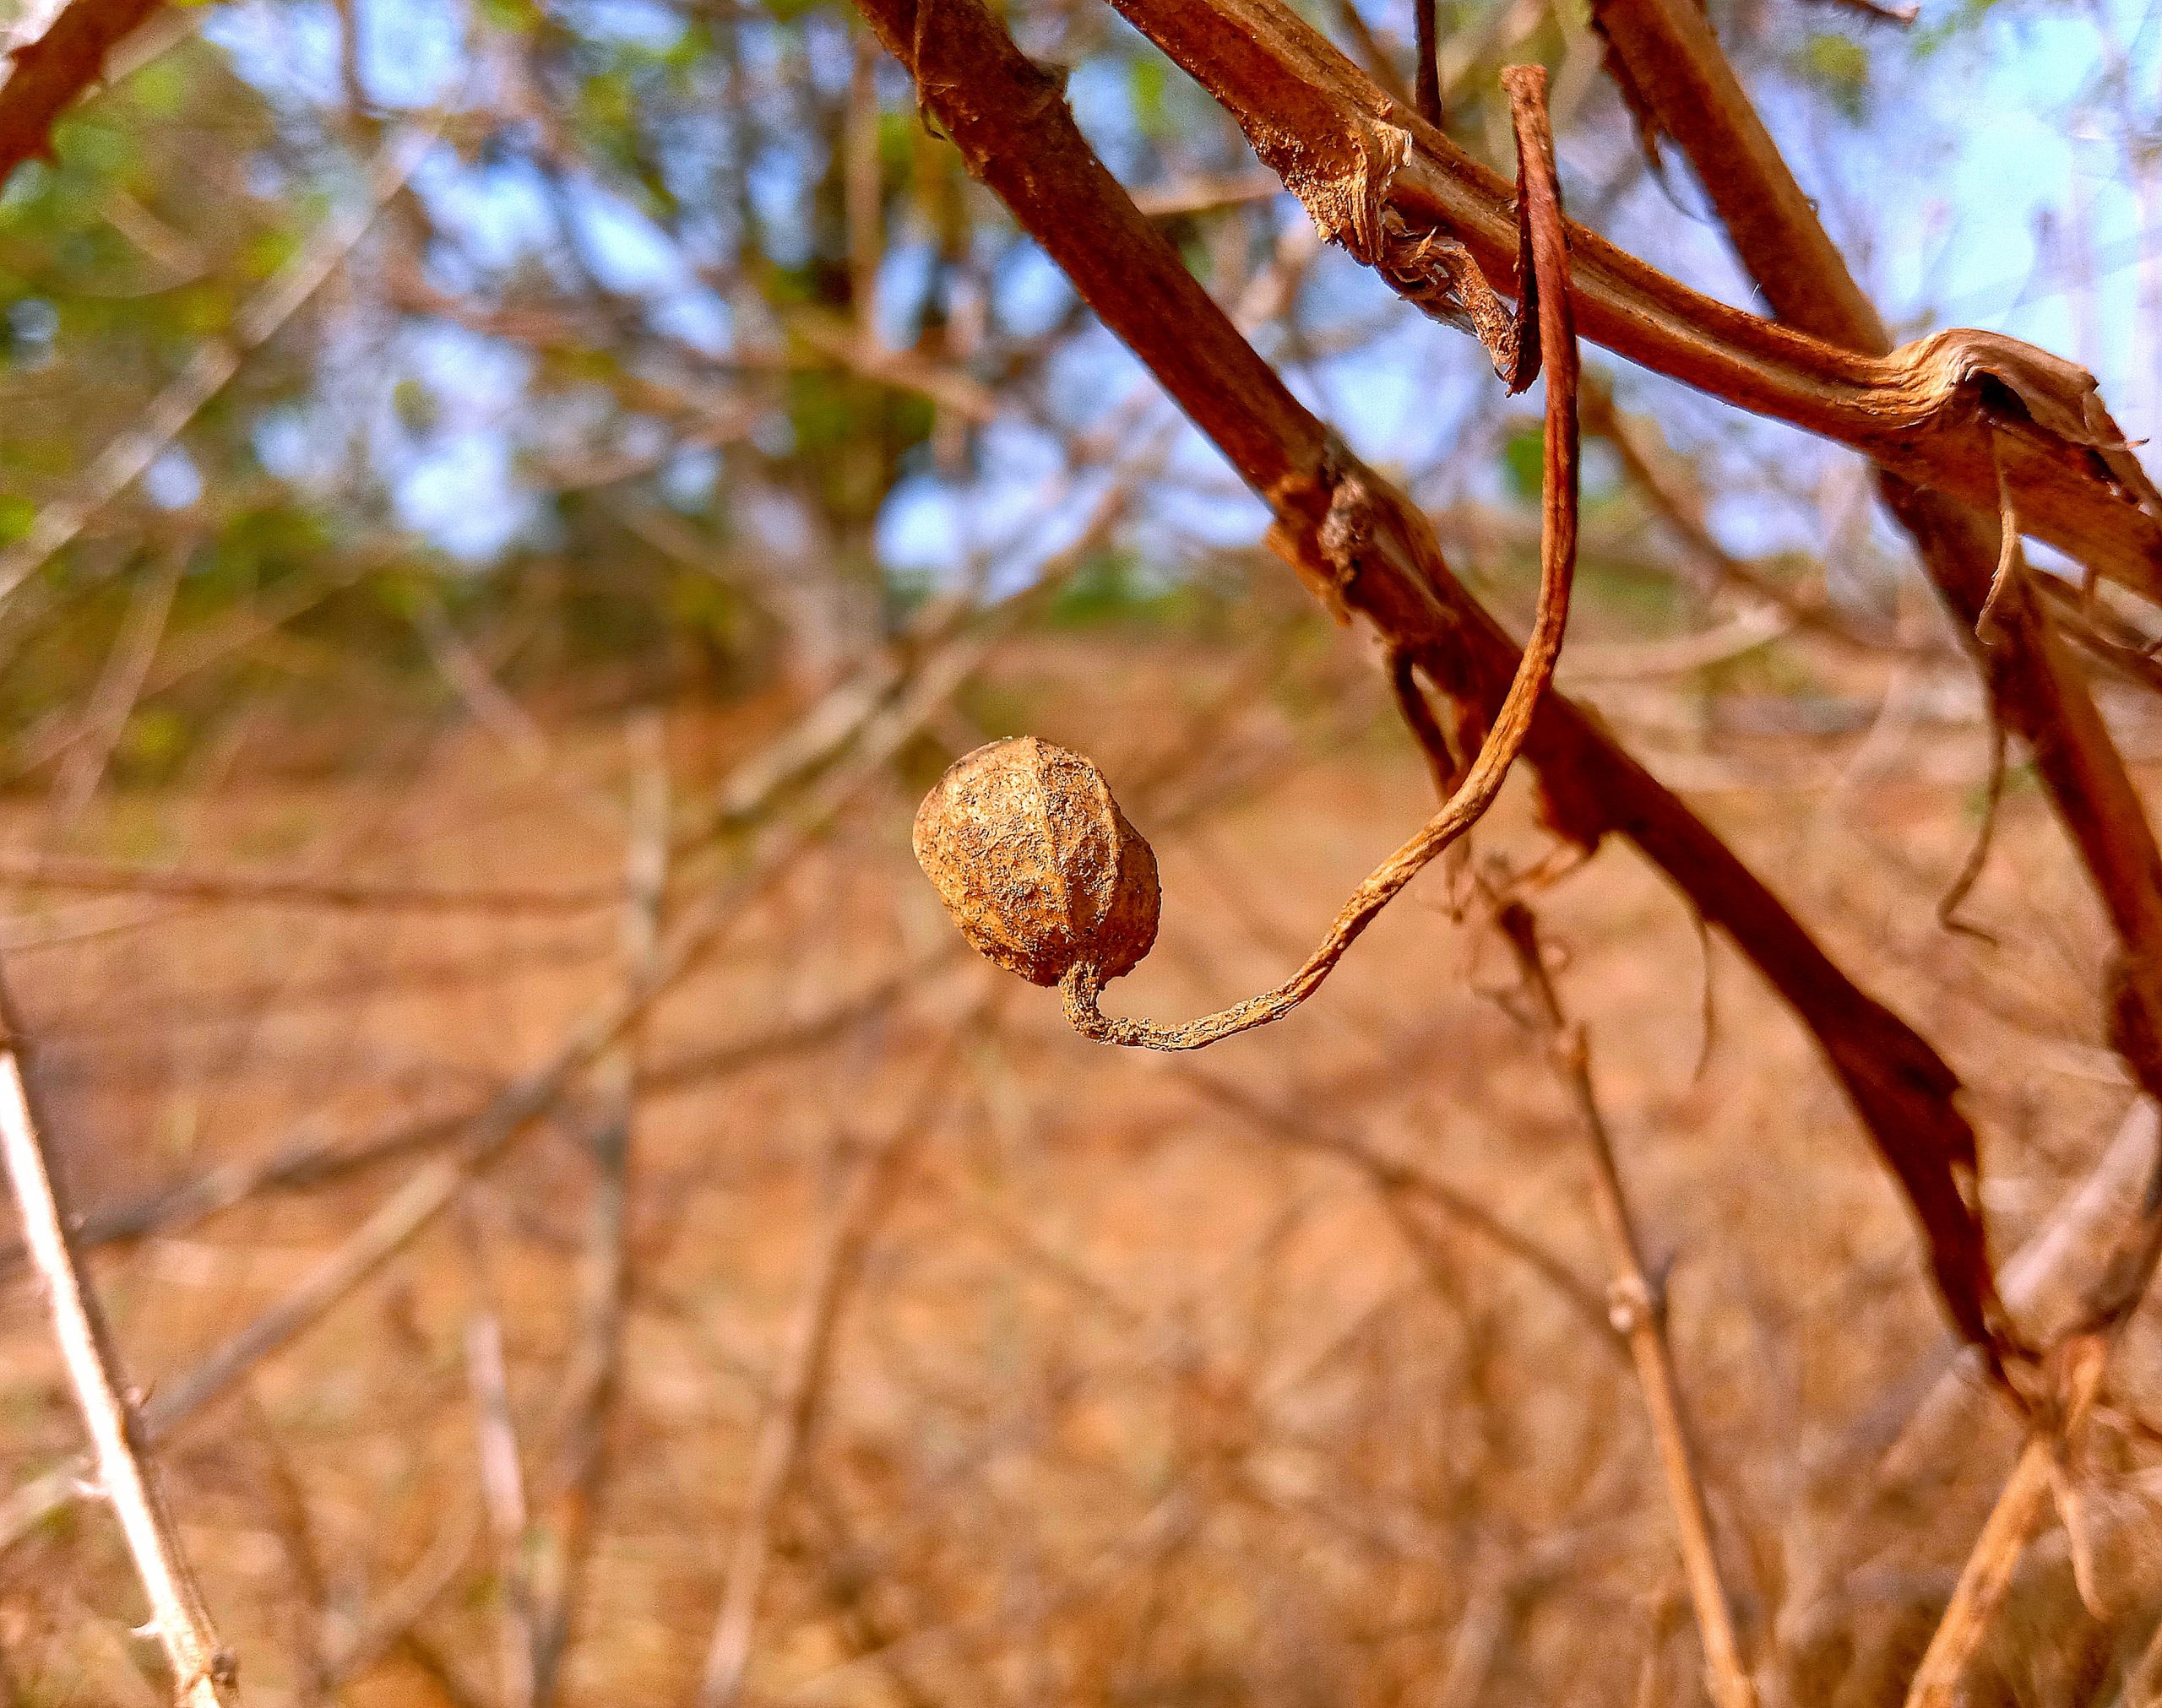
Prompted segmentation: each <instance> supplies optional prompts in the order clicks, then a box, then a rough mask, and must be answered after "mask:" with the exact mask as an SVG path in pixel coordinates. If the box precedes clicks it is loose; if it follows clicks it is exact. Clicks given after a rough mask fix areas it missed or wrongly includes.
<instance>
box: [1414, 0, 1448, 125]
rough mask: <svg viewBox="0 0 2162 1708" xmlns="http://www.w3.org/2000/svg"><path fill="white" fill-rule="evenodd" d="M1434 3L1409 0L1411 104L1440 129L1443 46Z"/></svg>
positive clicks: (1423, 117)
mask: <svg viewBox="0 0 2162 1708" xmlns="http://www.w3.org/2000/svg"><path fill="white" fill-rule="evenodd" d="M1434 13H1435V0H1411V41H1412V48H1411V51H1412V52H1413V53H1414V54H1415V55H1416V56H1417V59H1418V62H1417V64H1416V65H1415V66H1414V67H1413V68H1412V78H1411V105H1412V106H1413V108H1414V109H1415V111H1417V113H1418V115H1419V117H1421V118H1422V119H1424V120H1426V122H1427V123H1428V124H1430V125H1431V126H1433V127H1434V128H1435V129H1436V130H1439V129H1440V128H1441V127H1442V45H1441V42H1440V41H1439V40H1438V39H1437V37H1438V32H1437V30H1436V29H1435V23H1434Z"/></svg>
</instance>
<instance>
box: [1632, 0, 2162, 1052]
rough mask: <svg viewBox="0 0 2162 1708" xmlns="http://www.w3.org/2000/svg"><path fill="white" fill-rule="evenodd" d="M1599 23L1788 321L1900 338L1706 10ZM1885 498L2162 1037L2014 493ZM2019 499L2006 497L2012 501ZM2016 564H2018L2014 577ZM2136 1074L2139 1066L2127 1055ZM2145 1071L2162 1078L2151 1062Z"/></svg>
mask: <svg viewBox="0 0 2162 1708" xmlns="http://www.w3.org/2000/svg"><path fill="white" fill-rule="evenodd" d="M1592 16H1593V19H1594V23H1595V24H1597V25H1598V26H1599V29H1600V32H1601V33H1602V34H1603V35H1605V39H1606V42H1607V46H1608V50H1609V52H1608V62H1609V65H1610V67H1611V68H1612V69H1613V70H1614V71H1615V72H1616V75H1617V76H1618V77H1619V79H1621V83H1622V84H1623V86H1624V88H1625V89H1627V91H1628V94H1629V100H1630V105H1631V106H1632V107H1633V108H1635V109H1636V110H1637V111H1638V113H1639V115H1640V116H1642V117H1643V118H1644V119H1645V120H1646V121H1647V122H1649V124H1651V125H1654V126H1655V127H1657V129H1658V130H1659V131H1660V132H1664V133H1665V134H1666V135H1668V136H1670V137H1671V138H1673V139H1674V141H1675V142H1676V144H1677V145H1678V146H1679V147H1680V148H1681V151H1682V152H1683V153H1684V154H1685V155H1687V156H1688V157H1689V160H1690V162H1691V164H1692V165H1693V166H1694V167H1695V168H1696V171H1697V175H1698V179H1699V180H1700V181H1701V182H1703V186H1704V188H1705V192H1706V193H1707V194H1708V196H1709V197H1710V198H1711V200H1712V203H1713V205H1714V207H1715V208H1716V209H1718V210H1719V217H1720V219H1721V220H1723V221H1724V222H1725V225H1726V229H1727V235H1728V236H1729V237H1730V239H1731V240H1732V241H1733V243H1734V247H1735V249H1736V252H1738V253H1739V254H1740V256H1741V261H1742V263H1743V265H1744V266H1746V268H1748V270H1749V272H1750V274H1751V276H1752V278H1754V279H1756V281H1757V285H1758V287H1759V288H1760V289H1761V290H1763V293H1764V296H1765V298H1766V300H1767V301H1768V302H1770V304H1771V305H1772V307H1773V309H1774V312H1776V313H1777V314H1778V315H1779V317H1780V319H1781V320H1782V321H1784V322H1785V323H1787V324H1788V325H1790V326H1793V327H1795V328H1799V329H1800V330H1801V331H1804V332H1806V333H1810V334H1811V335H1812V336H1814V337H1817V338H1820V339H1823V340H1825V341H1826V342H1827V343H1828V344H1838V345H1839V346H1841V347H1842V348H1844V349H1848V350H1855V351H1856V352H1859V353H1860V354H1862V355H1871V356H1874V355H1881V354H1882V353H1884V352H1886V351H1888V350H1890V349H1891V347H1892V340H1891V336H1890V334H1889V333H1887V332H1886V330H1885V328H1884V323H1883V321H1882V319H1881V318H1880V317H1878V315H1877V311H1876V309H1875V308H1874V307H1872V306H1871V304H1870V302H1869V300H1868V298H1867V297H1866V296H1863V294H1862V292H1861V287H1860V286H1859V285H1856V284H1855V279H1854V275H1853V274H1851V273H1850V272H1849V270H1848V268H1847V264H1846V263H1845V261H1844V259H1842V258H1841V257H1840V255H1839V250H1838V249H1837V248H1836V247H1834V246H1833V242H1832V240H1831V238H1830V236H1829V235H1828V234H1827V232H1826V231H1825V230H1824V226H1823V224H1822V221H1821V220H1818V219H1817V213H1816V210H1815V209H1814V208H1813V207H1812V205H1811V203H1810V201H1809V198H1808V197H1807V196H1806V195H1805V194H1804V193H1803V192H1802V188H1801V184H1800V183H1799V182H1796V180H1795V176H1794V174H1793V172H1792V171H1790V169H1789V167H1788V165H1787V163H1786V161H1785V160H1784V157H1783V156H1782V155H1780V153H1779V146H1778V144H1776V143H1774V141H1773V139H1772V138H1771V135H1770V133H1768V131H1767V130H1766V129H1765V128H1764V124H1763V120H1762V119H1761V118H1759V117H1758V116H1757V110H1756V108H1755V107H1754V106H1753V105H1752V103H1751V101H1750V99H1749V95H1748V93H1747V91H1746V90H1745V89H1743V88H1742V86H1741V81H1740V79H1738V78H1736V75H1735V73H1734V70H1733V68H1732V67H1731V66H1730V65H1729V63H1728V62H1727V59H1726V56H1725V53H1724V52H1722V51H1721V49H1720V47H1719V41H1718V38H1717V37H1716V36H1714V35H1713V33H1712V28H1711V24H1710V23H1709V21H1708V19H1706V18H1705V16H1704V14H1703V10H1702V9H1701V8H1698V7H1697V6H1696V5H1694V4H1693V3H1691V0H1594V5H1593V8H1592ZM1880 484H1881V486H1882V492H1883V496H1884V500H1885V502H1886V504H1887V505H1888V507H1889V508H1890V509H1891V511H1892V513H1893V515H1894V516H1895V517H1896V518H1898V519H1899V522H1900V523H1901V525H1902V526H1904V528H1905V529H1906V530H1907V532H1908V534H1909V535H1911V536H1912V538H1913V540H1914V542H1915V546H1916V548H1917V549H1918V550H1920V554H1921V557H1922V561H1923V564H1924V565H1925V567H1926V568H1927V569H1928V572H1929V575H1930V578H1931V581H1933V582H1934V583H1936V585H1937V591H1938V593H1939V594H1940V595H1941V596H1942V599H1943V600H1944V603H1945V605H1946V606H1947V608H1948V609H1949V610H1951V612H1952V614H1953V617H1954V619H1955V620H1956V621H1958V622H1959V624H1960V625H1961V626H1962V627H1963V628H1964V630H1965V631H1966V632H1969V633H1970V634H1973V633H1981V634H1984V635H1986V636H1988V637H1990V639H1989V642H1988V643H1987V644H1986V645H1985V647H1984V648H1982V652H1983V659H1982V662H1983V668H1984V670H1985V674H1986V675H1987V677H1988V680H1989V685H1990V689H1991V695H1992V697H1993V698H1994V700H1995V702H1996V710H1997V715H1998V718H1999V720H2000V722H2001V723H2002V725H2003V727H2005V728H2006V729H2010V730H2012V731H2013V732H2015V733H2016V734H2018V735H2019V736H2021V737H2022V738H2023V740H2025V741H2026V742H2027V743H2028V744H2029V746H2030V747H2031V748H2032V749H2033V750H2034V759H2035V766H2036V769H2037V770H2038V771H2039V772H2040V774H2041V778H2042V781H2043V784H2044V785H2045V787H2046V788H2047V789H2048V790H2049V793H2050V796H2051V800H2052V802H2053V803H2054V805H2056V810H2057V814H2058V816H2059V817H2060V818H2062V820H2063V821H2064V824H2065V827H2066V829H2067V832H2069V833H2070V835H2071V836H2072V840H2073V842H2074V843H2076V844H2077V846H2078V849H2079V851H2080V854H2081V856H2082V858H2083V859H2084V860H2085V862H2086V865H2087V869H2088V871H2089V874H2090V875H2091V876H2092V877H2093V879H2094V887H2095V889H2096V891H2097V892H2098V893H2099V894H2100V897H2101V899H2102V903H2103V905H2104V907H2105V908H2106V909H2107V911H2108V913H2109V915H2110V923H2111V924H2113V925H2114V926H2115V928H2116V934H2117V939H2118V941H2119V942H2120V943H2121V945H2122V946H2123V949H2124V952H2125V964H2126V965H2127V968H2130V969H2131V971H2132V990H2134V992H2135V993H2136V994H2137V995H2138V1000H2140V1001H2141V1002H2142V1003H2143V1004H2144V1005H2145V1006H2146V1009H2147V1017H2148V1024H2147V1026H2146V1027H2145V1028H2143V1029H2140V1030H2139V1031H2138V1035H2139V1036H2143V1037H2148V1038H2162V984H2158V982H2157V981H2158V976H2162V850H2158V849H2157V847H2156V844H2155V840H2154V830H2153V827H2151V826H2150V825H2149V824H2148V818H2147V812H2146V809H2145V806H2144V805H2143V803H2142V801H2141V800H2140V797H2139V792H2138V789H2135V788H2134V787H2133V785H2132V778H2131V776H2130V774H2129V773H2127V770H2126V768H2125V764H2124V761H2123V759H2122V757H2121V756H2120V755H2119V753H2118V751H2117V749H2116V744H2115V743H2114V742H2113V741H2112V740H2111V739H2110V732H2109V730H2108V729H2107V727H2106V726H2105V724H2103V722H2102V718H2101V716H2100V713H2099V712H2098V711H2097V710H2096V709H2095V706H2094V697H2093V696H2092V695H2091V694H2090V693H2089V691H2088V688H2087V685H2086V682H2085V680H2083V677H2082V676H2081V675H2080V673H2079V671H2078V668H2077V666H2076V665H2075V664H2074V662H2073V660H2072V656H2071V653H2070V652H2069V651H2068V649H2067V648H2066V646H2065V644H2064V642H2063V640H2062V637H2060V635H2059V634H2058V632H2057V629H2056V623H2055V622H2054V621H2052V619H2051V614H2050V610H2049V608H2048V606H2047V605H2045V603H2044V602H2043V601H2042V600H2041V599H2039V598H2038V597H2036V596H2035V594H2034V590H2033V588H2032V587H2031V585H2030V584H2029V583H2028V582H2027V580H2026V579H2025V578H2024V577H2023V576H2022V575H2021V574H2020V573H2019V572H2018V553H2017V524H2016V522H2015V521H2014V520H2013V517H2012V515H2011V511H2012V509H2013V507H2015V506H2016V500H2012V501H2011V502H2007V504H2006V505H2005V506H2003V507H2002V518H2003V519H2002V523H2000V521H1999V520H1998V518H1997V517H1996V515H1995V514H1993V513H1991V512H1997V511H1999V509H2000V507H1999V506H1996V505H1992V506H1991V507H1990V511H1989V512H1979V511H1976V510H1975V509H1972V508H1969V507H1967V506H1964V505H1962V504H1959V503H1957V502H1953V500H1951V499H1950V498H1948V497H1947V496H1945V495H1944V494H1943V493H1941V492H1934V491H1923V490H1920V489H1918V488H1916V487H1915V486H1913V485H1909V484H1908V483H1907V482H1906V481H1904V480H1900V479H1899V478H1898V477H1897V476H1894V475H1892V474H1884V475H1882V479H1881V483H1880ZM2006 496H2007V500H2011V495H2010V494H2008V493H2007V495H2006ZM2007 569H2008V570H2009V571H2010V573H2009V574H2007ZM2134 1066H2135V1070H2136V1071H2138V1070H2139V1064H2138V1063H2135V1064H2134ZM2142 1077H2143V1078H2157V1077H2162V1064H2158V1063H2155V1062H2153V1061H2150V1062H2148V1064H2147V1065H2146V1067H2145V1069H2144V1070H2143V1071H2142Z"/></svg>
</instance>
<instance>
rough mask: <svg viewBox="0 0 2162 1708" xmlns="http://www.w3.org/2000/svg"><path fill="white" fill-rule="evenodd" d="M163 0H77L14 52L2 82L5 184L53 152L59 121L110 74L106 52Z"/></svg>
mask: <svg viewBox="0 0 2162 1708" xmlns="http://www.w3.org/2000/svg"><path fill="white" fill-rule="evenodd" d="M159 5H160V0H74V4H73V5H72V6H69V7H68V8H67V9H66V10H65V11H63V12H62V14H60V15H59V16H58V17H57V18H56V19H53V20H52V25H51V27H50V28H48V29H47V30H46V32H45V34H44V35H41V36H39V37H38V39H37V40H36V41H31V42H26V43H24V45H23V46H20V47H19V48H17V49H16V50H15V52H14V71H13V73H11V74H10V75H9V76H8V80H7V81H6V82H5V83H4V84H0V185H4V184H6V182H8V179H9V178H10V177H12V176H14V171H15V168H16V167H18V166H19V165H22V163H23V162H24V160H29V159H30V158H31V157H32V156H34V155H46V154H49V153H50V151H51V149H52V144H51V142H50V140H49V138H50V137H51V135H52V126H53V122H54V121H56V120H57V119H58V118H59V117H60V115H61V114H62V113H63V112H65V111H67V110H68V107H69V106H72V105H73V102H74V100H75V99H76V97H78V96H79V95H81V94H82V93H83V91H84V89H88V88H89V87H90V85H91V84H94V83H95V82H96V81H97V80H98V79H100V78H101V77H103V76H104V75H105V62H106V55H108V54H110V53H111V52H112V50H113V49H114V48H116V47H117V46H119V45H120V44H121V42H122V41H124V40H126V39H127V38H128V36H129V35H133V33H134V32H135V30H136V29H137V28H138V27H139V25H140V24H142V23H143V21H144V19H147V18H148V17H149V15H150V14H152V13H153V12H155V11H156V10H157V9H158V7H159Z"/></svg>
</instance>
